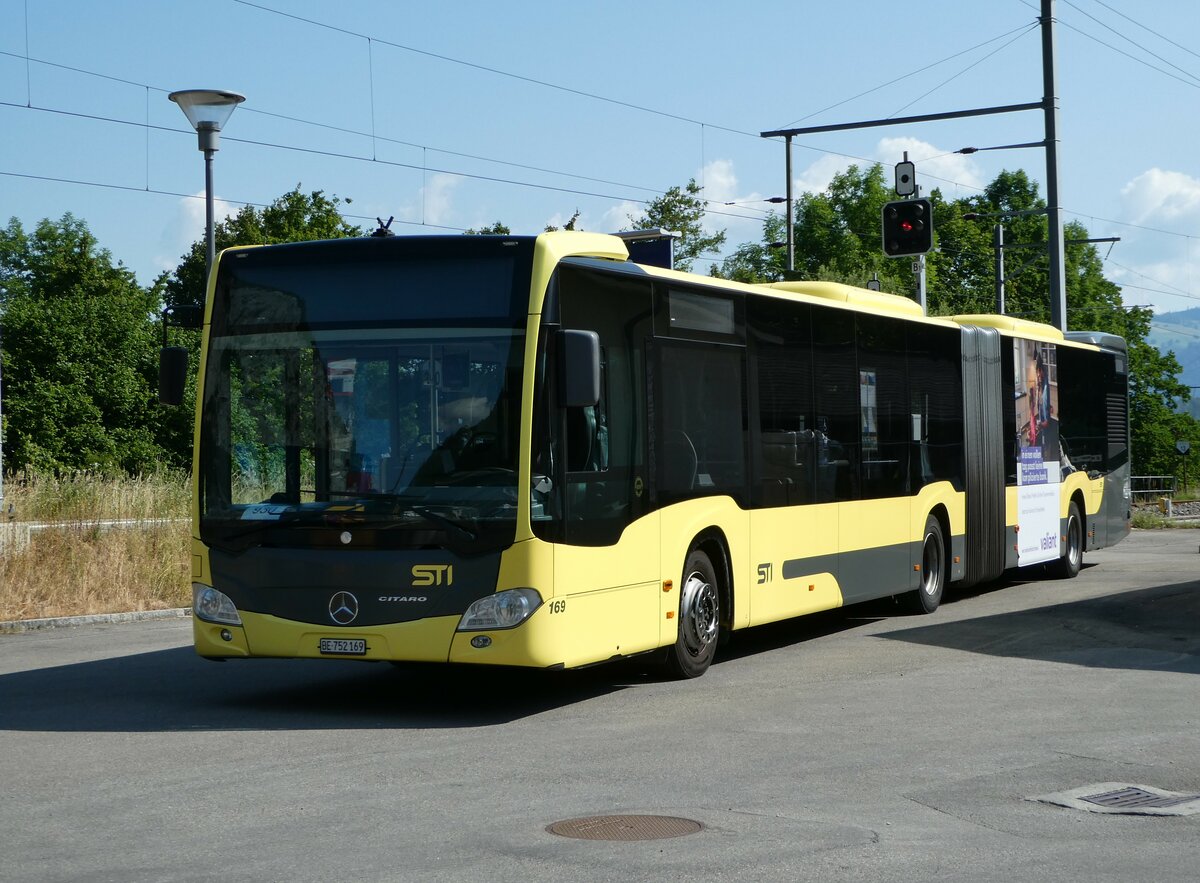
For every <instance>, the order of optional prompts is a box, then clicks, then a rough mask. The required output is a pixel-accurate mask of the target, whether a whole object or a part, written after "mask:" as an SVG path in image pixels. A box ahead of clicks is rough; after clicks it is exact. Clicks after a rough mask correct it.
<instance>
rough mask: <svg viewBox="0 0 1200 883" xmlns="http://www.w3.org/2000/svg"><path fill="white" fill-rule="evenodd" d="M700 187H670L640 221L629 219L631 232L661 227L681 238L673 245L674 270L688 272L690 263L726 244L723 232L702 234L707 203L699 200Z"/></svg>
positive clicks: (652, 204) (650, 203)
mask: <svg viewBox="0 0 1200 883" xmlns="http://www.w3.org/2000/svg"><path fill="white" fill-rule="evenodd" d="M700 189H701V188H700V185H699V184H697V183H696V179H695V178H692V179H690V180H689V181H688V182H687V184H685V185H684V186H683V187H678V186H676V187H672V188H671V189H670V190H668V191H667V192H666V193H664V194H663V195H662V196H659V197H657V198H656V199H652V200H651V201H650V202H649V203H647V205H646V211H645V213H644V214H642V215H641V216H640V217H637V218H635V217H632V216H630V218H629V223H630V225H631V226H630V228H629V229H631V230H644V229H649V228H653V227H661V228H662V229H664V230H672V231H674V232H676V233H679V234H680V237H679V241H678V242H677V243H676V245H675V268H676V269H677V270H690V269H691V268H692V262H693V261H695V260H696V258H698V257H700V256H701V255H704V254H710V253H712V252H716V251H717V250H719V249H720V248H721V246H722V245H724V244H725V231H724V230H719V231H717V232H715V233H708V232H705V230H704V209H705V205H706V202H705V200H704V198H703V197H701V196H700Z"/></svg>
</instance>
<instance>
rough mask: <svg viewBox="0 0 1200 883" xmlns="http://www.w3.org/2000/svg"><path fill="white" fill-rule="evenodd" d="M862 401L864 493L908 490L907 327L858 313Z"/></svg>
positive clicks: (894, 493) (887, 494) (886, 494)
mask: <svg viewBox="0 0 1200 883" xmlns="http://www.w3.org/2000/svg"><path fill="white" fill-rule="evenodd" d="M857 323H858V400H859V415H860V425H861V428H862V495H863V497H864V498H877V497H897V496H902V495H904V494H906V493H907V492H908V449H909V441H910V439H911V437H912V419H911V415H910V413H909V408H908V371H907V366H906V363H907V359H906V358H905V323H903V322H898V321H896V320H895V319H886V318H880V317H878V316H868V315H859V316H858V317H857Z"/></svg>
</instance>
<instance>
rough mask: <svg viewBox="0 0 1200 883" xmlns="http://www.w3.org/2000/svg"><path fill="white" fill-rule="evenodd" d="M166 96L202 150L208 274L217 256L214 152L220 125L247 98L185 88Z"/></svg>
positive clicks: (218, 141)
mask: <svg viewBox="0 0 1200 883" xmlns="http://www.w3.org/2000/svg"><path fill="white" fill-rule="evenodd" d="M167 97H168V98H170V99H171V100H172V101H174V102H175V103H176V104H178V105H179V107H180V109H181V110H182V111H183V112H184V114H185V115H186V116H187V118H188V122H189V123H191V124H192V128H193V129H195V130H196V135H197V137H198V139H199V147H200V149H201V150H203V151H204V203H205V220H204V235H205V243H206V245H207V247H208V249H207V255H208V262H207V264H206V265H205V269H206V270H207V272H209V273H211V272H212V265H213V260H214V259H215V258H216V256H217V252H216V244H215V243H214V242H213V179H212V160H213V154H214V153H216V152H217V150H218V149H220V148H219V145H220V143H221V128H222V127H223V126H224V125H225V123H226V121H227V120H228V119H229V116H230V114H232V113H233V109H234V108H235V107H237V106H238V105H239V104H241V103H242V102H243V101H245V100H246V96H245V95H239V94H238V93H237V92H224V91H222V90H220V89H184V90H182V91H179V92H172V93H171V94H170V95H168V96H167Z"/></svg>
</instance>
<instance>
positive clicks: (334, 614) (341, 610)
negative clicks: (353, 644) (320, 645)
mask: <svg viewBox="0 0 1200 883" xmlns="http://www.w3.org/2000/svg"><path fill="white" fill-rule="evenodd" d="M357 616H358V599H357V598H355V597H354V596H353V595H351V594H350V593H349V592H338V593H337V594H336V595H334V596H333V597H332V598H330V599H329V618H330V619H332V620H333V621H334V622H336V623H337V624H338V625H350V623H352V622H354V620H355V618H356V617H357Z"/></svg>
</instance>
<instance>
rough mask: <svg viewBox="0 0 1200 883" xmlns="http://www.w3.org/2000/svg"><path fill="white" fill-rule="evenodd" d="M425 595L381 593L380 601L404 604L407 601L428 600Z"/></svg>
mask: <svg viewBox="0 0 1200 883" xmlns="http://www.w3.org/2000/svg"><path fill="white" fill-rule="evenodd" d="M428 600H429V599H428V598H426V597H425V596H424V595H380V596H379V601H380V603H382V604H403V603H405V602H407V601H412V602H421V601H428Z"/></svg>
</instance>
